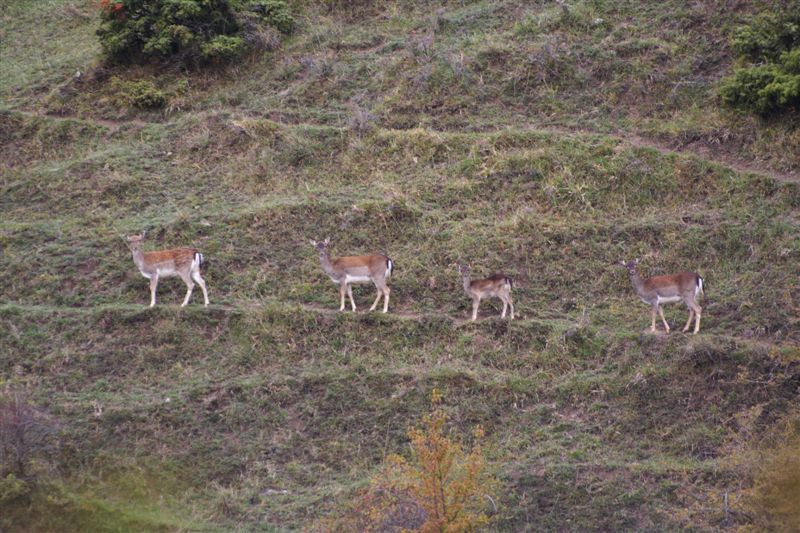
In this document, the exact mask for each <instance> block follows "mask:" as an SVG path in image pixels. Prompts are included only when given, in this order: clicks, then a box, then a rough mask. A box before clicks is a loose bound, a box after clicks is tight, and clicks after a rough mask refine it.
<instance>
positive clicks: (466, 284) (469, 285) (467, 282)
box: [461, 274, 472, 296]
mask: <svg viewBox="0 0 800 533" xmlns="http://www.w3.org/2000/svg"><path fill="white" fill-rule="evenodd" d="M461 279H462V280H463V282H464V292H466V293H467V295H468V296H472V282H471V281H470V279H469V274H461Z"/></svg>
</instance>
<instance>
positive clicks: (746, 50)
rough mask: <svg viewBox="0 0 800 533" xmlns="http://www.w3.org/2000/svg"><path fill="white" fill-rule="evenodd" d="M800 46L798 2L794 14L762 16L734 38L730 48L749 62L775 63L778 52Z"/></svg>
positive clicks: (741, 29)
mask: <svg viewBox="0 0 800 533" xmlns="http://www.w3.org/2000/svg"><path fill="white" fill-rule="evenodd" d="M796 47H800V2H798V3H797V5H796V10H795V11H794V12H791V11H787V12H786V13H784V14H779V13H763V14H761V15H759V16H757V17H755V18H754V19H753V21H752V22H751V23H750V24H748V25H747V26H742V27H741V28H738V29H737V30H736V31H735V33H734V36H733V49H734V50H735V51H736V52H737V53H738V54H739V55H740V56H744V57H746V58H748V59H752V60H770V59H771V60H774V59H777V58H778V56H780V54H781V53H783V52H786V51H787V50H791V49H792V48H796Z"/></svg>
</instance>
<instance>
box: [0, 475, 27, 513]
mask: <svg viewBox="0 0 800 533" xmlns="http://www.w3.org/2000/svg"><path fill="white" fill-rule="evenodd" d="M29 490H30V487H29V486H28V484H27V483H25V482H24V481H23V480H21V479H19V478H18V477H16V476H15V475H14V474H8V475H7V476H6V477H4V478H0V506H2V505H3V504H6V503H10V502H13V501H14V500H16V499H18V498H21V497H23V496H25V495H26V494H28V492H29Z"/></svg>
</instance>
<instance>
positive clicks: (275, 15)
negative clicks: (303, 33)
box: [248, 0, 294, 33]
mask: <svg viewBox="0 0 800 533" xmlns="http://www.w3.org/2000/svg"><path fill="white" fill-rule="evenodd" d="M248 9H249V10H250V11H252V12H254V13H258V14H259V15H260V16H261V18H262V20H263V21H264V22H265V23H266V24H268V25H269V26H272V27H273V28H275V29H277V30H278V31H280V32H281V33H292V32H293V31H294V17H293V16H292V11H291V9H289V6H288V5H287V4H286V2H285V1H284V0H253V1H252V2H250V3H249V4H248Z"/></svg>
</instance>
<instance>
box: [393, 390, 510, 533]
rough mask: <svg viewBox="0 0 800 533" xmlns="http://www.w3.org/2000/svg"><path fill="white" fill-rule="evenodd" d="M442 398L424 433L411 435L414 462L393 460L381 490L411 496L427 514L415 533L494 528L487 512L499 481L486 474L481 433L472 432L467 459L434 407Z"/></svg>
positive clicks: (434, 397)
mask: <svg viewBox="0 0 800 533" xmlns="http://www.w3.org/2000/svg"><path fill="white" fill-rule="evenodd" d="M440 401H441V394H440V393H439V392H438V391H434V393H433V395H432V404H433V409H432V411H431V412H430V413H429V414H428V415H426V416H425V417H424V419H423V425H422V427H420V428H412V429H410V430H409V432H408V436H409V438H410V439H411V450H412V453H411V458H410V460H408V459H406V458H404V457H402V456H400V455H391V456H389V457H388V458H387V460H386V466H385V468H384V471H383V475H382V480H381V482H380V483H379V484H381V485H383V486H384V487H386V488H387V489H388V490H389V491H390V492H392V493H394V494H407V495H410V497H411V498H412V499H413V500H414V501H415V502H416V503H417V505H418V506H419V507H420V508H421V509H422V510H423V513H422V515H423V516H424V523H423V524H422V525H421V526H420V527H419V528H417V529H415V531H420V532H422V533H450V532H461V531H474V530H476V529H478V528H479V527H481V526H485V525H487V524H488V523H489V522H490V518H489V516H488V515H487V514H486V512H485V510H486V508H487V505H488V504H489V503H490V502H494V499H493V498H492V492H493V491H494V489H495V487H496V481H495V480H494V479H492V478H491V477H490V476H489V475H488V474H487V471H486V470H487V469H486V460H485V458H484V452H483V448H482V447H481V446H480V440H481V439H482V438H483V436H484V432H483V429H482V428H481V427H477V428H475V429H474V431H473V436H474V437H475V444H474V445H473V447H472V449H471V450H470V451H469V453H466V452H465V451H464V449H463V448H462V446H461V444H460V443H458V442H455V441H453V440H451V439H450V438H449V437H448V436H447V435H446V433H445V422H446V421H447V417H446V415H445V414H444V411H442V410H441V409H440V408H438V407H436V406H437V405H438V404H439V402H440Z"/></svg>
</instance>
